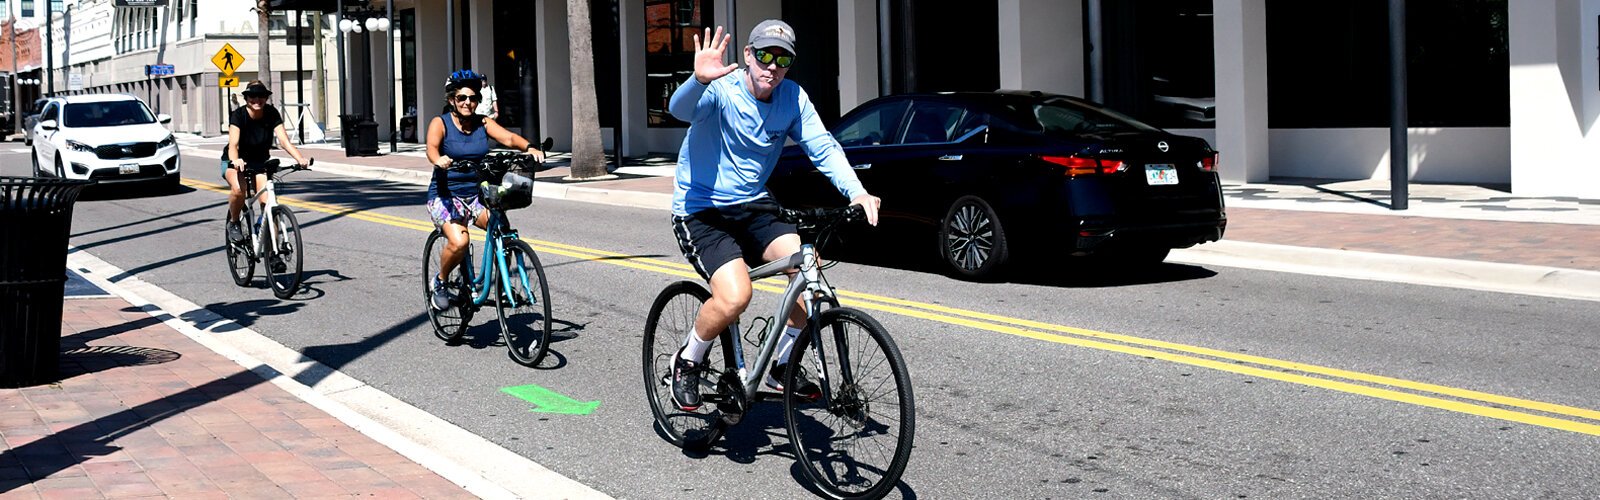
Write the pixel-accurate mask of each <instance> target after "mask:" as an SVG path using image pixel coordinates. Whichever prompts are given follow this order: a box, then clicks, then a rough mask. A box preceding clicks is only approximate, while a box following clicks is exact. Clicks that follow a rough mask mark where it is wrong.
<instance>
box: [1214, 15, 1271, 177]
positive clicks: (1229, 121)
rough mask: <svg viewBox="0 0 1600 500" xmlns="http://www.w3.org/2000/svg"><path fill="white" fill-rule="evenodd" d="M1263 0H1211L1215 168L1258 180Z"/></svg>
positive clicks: (1263, 151)
mask: <svg viewBox="0 0 1600 500" xmlns="http://www.w3.org/2000/svg"><path fill="white" fill-rule="evenodd" d="M1266 3H1267V2H1266V0H1215V1H1214V2H1212V5H1213V7H1212V8H1213V12H1214V14H1213V17H1212V18H1211V19H1212V21H1211V23H1212V24H1211V26H1212V28H1211V30H1212V33H1213V36H1214V37H1215V39H1216V42H1215V49H1214V50H1215V57H1216V80H1217V122H1216V126H1217V143H1216V144H1215V145H1214V147H1216V149H1217V151H1219V152H1220V153H1221V162H1220V166H1219V167H1218V172H1219V173H1221V174H1222V178H1223V180H1226V181H1231V182H1261V181H1265V180H1267V179H1268V178H1269V177H1270V176H1271V174H1272V172H1271V170H1270V169H1269V168H1268V164H1267V152H1268V147H1269V145H1268V143H1267V6H1266Z"/></svg>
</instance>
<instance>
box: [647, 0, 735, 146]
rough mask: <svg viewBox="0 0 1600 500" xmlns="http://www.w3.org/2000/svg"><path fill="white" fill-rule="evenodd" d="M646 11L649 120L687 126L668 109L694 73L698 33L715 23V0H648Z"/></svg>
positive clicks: (657, 124) (652, 123) (658, 124)
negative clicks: (673, 98)
mask: <svg viewBox="0 0 1600 500" xmlns="http://www.w3.org/2000/svg"><path fill="white" fill-rule="evenodd" d="M644 13H645V56H644V68H645V78H646V81H645V100H646V105H645V106H646V109H647V111H648V113H649V120H648V121H647V123H648V124H649V126H650V127H686V126H688V124H687V123H684V122H682V121H680V120H678V119H677V118H673V117H672V115H671V114H670V113H668V112H667V103H668V101H670V100H671V99H672V93H673V92H674V91H676V90H678V86H679V85H682V84H683V82H685V81H687V80H688V79H689V77H690V76H693V75H694V35H699V34H703V33H704V32H705V28H707V27H709V26H711V24H712V20H711V15H712V12H711V1H710V0H645V3H644ZM729 49H730V52H731V51H732V50H734V49H733V48H732V47H730V48H729Z"/></svg>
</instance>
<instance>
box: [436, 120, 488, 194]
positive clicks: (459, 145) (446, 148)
mask: <svg viewBox="0 0 1600 500" xmlns="http://www.w3.org/2000/svg"><path fill="white" fill-rule="evenodd" d="M439 119H441V120H444V141H443V142H441V143H439V154H441V155H445V156H448V157H450V159H451V160H452V161H461V160H479V159H483V157H484V155H487V154H489V148H490V147H493V146H494V144H493V143H494V140H493V139H490V138H489V132H488V131H487V130H485V128H486V127H483V126H481V125H480V126H479V127H478V128H477V129H476V130H473V131H472V133H471V134H466V133H462V132H461V129H459V128H456V122H455V120H451V119H450V114H449V113H446V114H442V115H439ZM477 195H478V174H477V173H476V172H474V171H472V170H463V169H456V168H454V167H452V168H450V169H449V170H440V169H439V168H438V167H434V169H433V180H432V181H431V182H429V183H428V199H430V200H431V199H434V198H471V197H473V196H477Z"/></svg>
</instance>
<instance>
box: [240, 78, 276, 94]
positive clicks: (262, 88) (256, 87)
mask: <svg viewBox="0 0 1600 500" xmlns="http://www.w3.org/2000/svg"><path fill="white" fill-rule="evenodd" d="M240 93H241V94H244V95H245V97H250V96H253V95H259V96H269V95H272V91H271V90H267V86H266V85H265V84H263V83H261V82H253V83H251V84H250V86H248V87H245V88H244V92H240Z"/></svg>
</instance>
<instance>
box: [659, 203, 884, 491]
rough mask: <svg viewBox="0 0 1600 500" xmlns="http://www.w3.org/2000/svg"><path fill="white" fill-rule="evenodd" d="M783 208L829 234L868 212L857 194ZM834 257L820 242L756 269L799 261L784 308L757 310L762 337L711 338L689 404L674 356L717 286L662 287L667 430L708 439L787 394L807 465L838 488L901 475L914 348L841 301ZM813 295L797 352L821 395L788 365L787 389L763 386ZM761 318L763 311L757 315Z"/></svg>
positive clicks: (792, 266) (795, 440)
mask: <svg viewBox="0 0 1600 500" xmlns="http://www.w3.org/2000/svg"><path fill="white" fill-rule="evenodd" d="M771 211H773V212H776V213H778V215H779V218H781V219H784V220H786V221H789V222H792V223H795V224H796V225H797V226H798V227H800V228H801V229H802V230H817V231H819V234H821V236H820V237H819V240H821V241H825V240H826V239H827V236H828V235H830V234H831V233H832V230H833V228H835V227H837V226H838V225H840V224H842V223H845V222H849V221H854V220H860V219H862V218H863V213H862V211H861V207H860V206H859V205H853V206H850V207H846V208H833V209H813V210H806V211H798V210H790V209H782V208H776V207H773V208H772V209H771ZM826 267H828V266H827V265H823V264H822V263H821V262H820V261H819V259H818V258H817V251H816V249H815V247H814V246H813V245H811V244H809V243H808V244H804V245H802V246H801V247H800V251H799V252H796V253H795V254H794V255H791V256H789V257H788V258H786V259H782V260H777V261H773V262H769V263H766V264H764V265H762V266H759V267H756V268H755V269H752V270H751V271H750V279H751V281H756V280H760V279H764V278H770V277H774V276H778V275H780V274H784V272H785V271H788V270H797V271H798V272H797V273H796V275H795V276H794V278H793V279H791V280H790V281H789V285H788V288H787V289H786V290H785V291H784V293H783V297H782V299H780V300H779V301H778V304H777V310H776V311H774V313H773V315H772V316H770V317H762V318H756V319H755V320H752V321H751V327H752V328H750V329H749V331H750V332H751V333H758V334H760V338H759V339H750V338H748V337H745V338H741V336H740V334H739V332H738V329H737V325H734V326H733V327H730V328H729V329H727V330H724V331H723V332H722V333H721V334H719V335H718V336H717V338H716V339H715V340H713V343H714V345H713V347H712V349H711V350H710V351H709V352H708V353H707V357H706V362H705V363H702V364H701V366H702V367H703V368H701V369H702V370H704V372H705V373H704V374H703V376H702V377H701V391H700V392H701V393H702V400H703V401H704V402H705V403H704V404H703V405H701V407H700V409H698V410H696V411H693V412H685V411H681V409H680V408H679V406H678V405H676V404H674V403H673V402H672V362H673V357H674V356H677V354H678V352H679V351H678V350H679V348H680V347H681V346H682V344H683V340H684V337H685V336H686V335H687V334H688V332H689V329H690V328H691V327H693V326H694V321H695V317H696V315H697V314H698V313H699V311H700V305H701V304H703V303H705V301H706V300H707V299H709V298H710V297H711V293H710V292H708V291H707V290H706V289H705V287H704V286H701V285H700V283H698V282H694V281H679V282H676V283H673V284H671V285H668V286H667V287H666V289H664V290H662V291H661V293H660V294H659V295H657V296H656V300H655V303H654V304H652V305H651V306H650V314H649V316H648V317H647V319H646V320H645V327H644V385H645V395H646V396H647V397H648V398H649V400H650V410H651V412H652V413H654V415H655V423H656V426H657V428H658V430H660V431H661V432H662V433H663V434H664V435H665V436H666V437H667V439H668V440H669V441H671V442H672V443H673V444H675V445H678V446H680V447H684V448H688V449H704V448H706V447H709V446H710V445H711V443H713V442H715V441H716V440H717V439H718V438H720V437H721V436H722V433H723V431H724V430H725V429H726V428H727V427H728V426H731V425H734V424H738V423H739V421H740V420H741V419H742V418H743V416H744V415H745V413H746V412H747V411H748V410H749V409H750V405H751V404H753V403H755V402H758V401H762V400H767V399H782V400H783V407H784V420H785V421H786V424H787V428H788V429H787V430H788V433H789V441H790V443H791V445H792V446H793V450H794V453H795V458H796V459H797V460H798V461H799V462H800V464H801V469H802V470H804V471H805V477H806V479H807V480H808V481H810V482H811V483H812V484H813V485H815V486H816V487H817V490H818V491H819V492H820V493H822V494H823V495H824V496H826V497H830V498H839V499H843V498H881V497H883V496H884V495H886V494H888V492H889V491H890V490H891V489H893V488H894V486H895V485H896V484H897V483H899V481H900V475H901V474H902V473H904V472H905V468H906V463H907V462H908V461H909V460H910V458H911V442H912V435H913V433H914V431H915V428H916V407H915V404H914V402H913V399H912V395H911V377H910V375H909V374H908V373H907V372H906V366H905V360H904V359H903V358H902V357H901V355H900V349H899V348H898V347H896V346H895V343H894V339H892V338H890V337H889V333H888V331H886V330H885V329H884V328H883V325H881V324H879V323H878V321H877V320H875V319H873V318H872V317H871V316H869V315H867V313H865V312H862V311H860V310H857V309H852V308H849V307H839V301H838V298H837V297H836V296H835V295H834V289H833V286H832V285H830V284H829V283H828V281H827V278H826V277H824V276H823V274H822V270H823V269H825V268H826ZM798 300H803V301H804V303H805V307H806V317H807V326H806V329H805V331H804V333H802V334H801V335H800V336H799V338H798V339H796V341H795V344H794V347H793V349H794V350H793V353H792V354H791V355H790V356H791V359H793V360H796V361H797V364H799V365H807V364H808V365H809V366H807V367H806V369H808V370H810V371H812V373H814V374H816V378H817V385H818V386H820V388H821V389H822V394H821V397H818V398H816V399H810V398H807V397H806V396H804V395H801V394H796V393H795V391H794V388H795V387H796V386H797V385H799V384H797V383H796V381H797V380H798V378H799V377H800V374H801V370H789V371H788V372H787V373H785V374H782V376H784V378H785V380H784V381H783V387H784V388H785V389H784V391H783V392H782V393H781V394H778V393H773V392H765V391H762V390H761V388H762V387H763V384H762V380H763V379H764V378H765V375H766V373H767V370H768V369H769V366H768V365H769V364H770V363H771V360H772V357H773V354H774V351H776V349H777V345H778V342H777V340H778V339H779V338H780V336H781V335H782V334H783V328H784V323H783V318H787V317H789V313H790V310H791V309H793V308H794V307H796V302H797V301H798ZM756 323H764V324H763V325H762V327H756V326H755V325H756ZM746 343H749V344H751V345H752V346H754V347H756V357H755V359H754V360H753V363H747V362H746V360H745V353H744V344H746Z"/></svg>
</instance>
